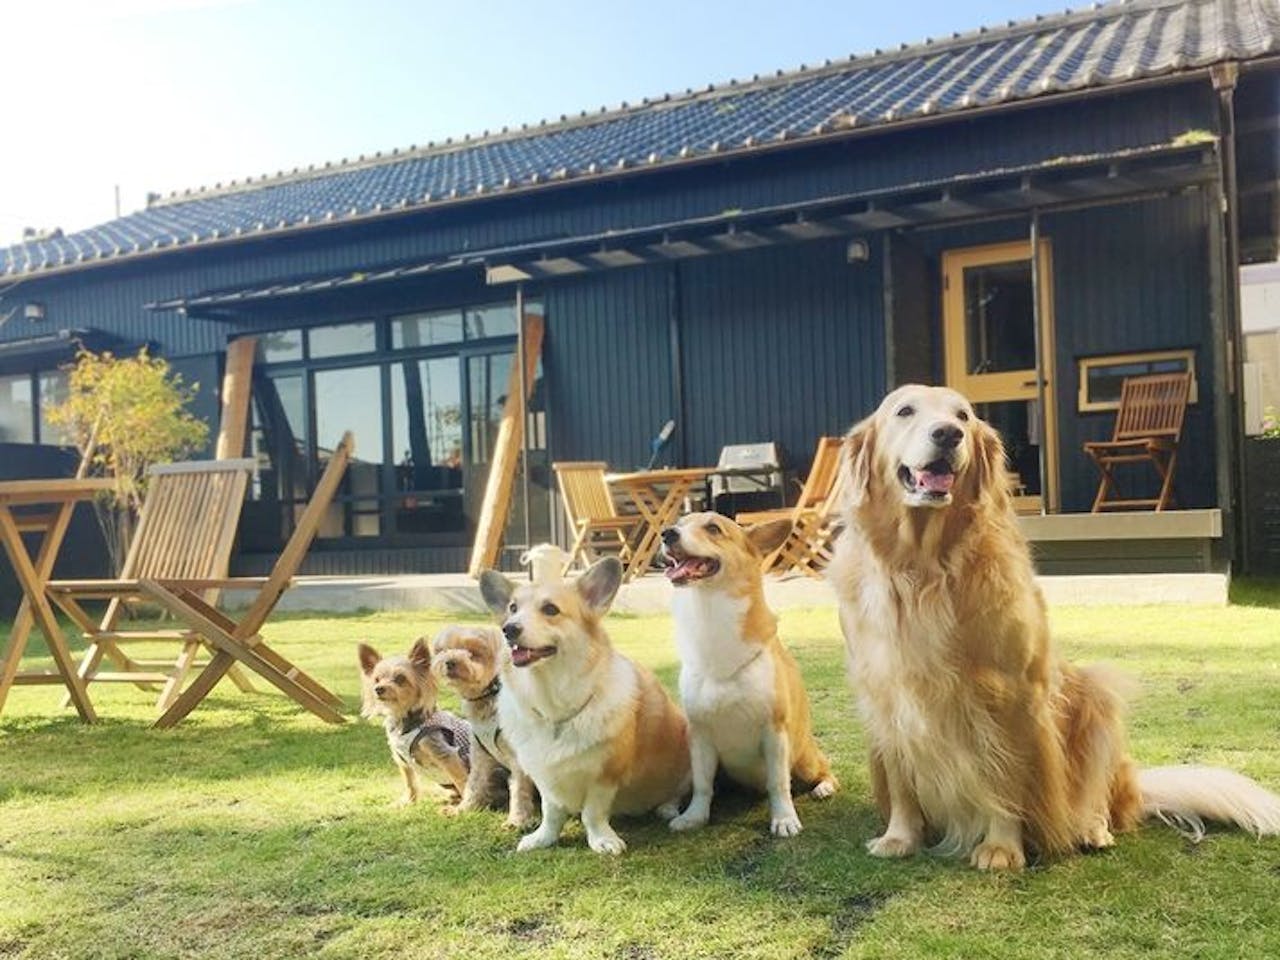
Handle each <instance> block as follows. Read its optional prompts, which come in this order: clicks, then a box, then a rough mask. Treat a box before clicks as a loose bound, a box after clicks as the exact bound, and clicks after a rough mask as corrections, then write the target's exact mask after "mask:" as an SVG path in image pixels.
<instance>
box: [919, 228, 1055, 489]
mask: <svg viewBox="0 0 1280 960" xmlns="http://www.w3.org/2000/svg"><path fill="white" fill-rule="evenodd" d="M942 266H943V282H944V283H943V291H944V293H943V328H944V334H945V336H944V342H945V353H946V374H947V385H948V386H949V387H952V388H954V389H956V390H959V391H960V392H961V393H963V394H964V395H965V396H966V397H968V398H969V400H970V402H972V403H973V404H974V405H975V406H976V407H977V410H978V415H979V416H980V417H982V418H983V419H984V420H986V421H987V422H988V423H990V424H991V425H992V426H994V427H995V428H996V429H997V430H999V431H1000V434H1001V436H1002V437H1003V438H1004V442H1005V448H1006V450H1007V452H1008V462H1009V470H1010V473H1011V474H1013V479H1014V484H1015V491H1014V492H1015V506H1016V507H1017V509H1018V511H1019V512H1022V513H1039V512H1040V511H1041V509H1042V508H1043V507H1046V506H1047V507H1048V509H1050V510H1055V509H1057V501H1058V485H1057V464H1058V455H1057V454H1058V451H1057V443H1056V439H1057V421H1056V408H1055V404H1054V400H1053V396H1054V391H1053V387H1054V375H1053V342H1054V341H1053V307H1052V304H1053V296H1052V283H1051V275H1050V269H1049V268H1050V253H1049V245H1048V243H1047V242H1044V241H1042V242H1041V244H1040V251H1039V264H1038V269H1039V273H1040V280H1041V285H1040V286H1041V289H1040V317H1041V330H1040V331H1039V341H1040V343H1041V344H1042V345H1043V362H1042V364H1041V369H1042V370H1043V373H1044V380H1045V382H1044V397H1045V411H1044V432H1045V434H1046V436H1044V437H1042V436H1040V430H1041V418H1040V416H1039V414H1038V411H1037V409H1036V407H1037V404H1038V402H1039V389H1038V381H1037V376H1038V374H1037V370H1036V340H1037V331H1036V328H1035V309H1034V299H1033V298H1034V293H1033V285H1032V272H1031V245H1030V243H1029V242H1017V243H1006V244H997V245H994V246H989V247H974V248H969V249H965V250H951V251H948V252H946V253H944V254H943V259H942ZM1042 446H1043V448H1044V464H1045V471H1046V472H1047V477H1043V476H1041V447H1042Z"/></svg>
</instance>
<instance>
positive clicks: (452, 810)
mask: <svg viewBox="0 0 1280 960" xmlns="http://www.w3.org/2000/svg"><path fill="white" fill-rule="evenodd" d="M466 812H467V808H466V807H464V806H463V805H462V804H460V803H442V804H441V805H440V816H442V817H456V816H457V815H458V814H460V813H466Z"/></svg>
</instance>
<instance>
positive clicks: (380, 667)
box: [358, 637, 471, 806]
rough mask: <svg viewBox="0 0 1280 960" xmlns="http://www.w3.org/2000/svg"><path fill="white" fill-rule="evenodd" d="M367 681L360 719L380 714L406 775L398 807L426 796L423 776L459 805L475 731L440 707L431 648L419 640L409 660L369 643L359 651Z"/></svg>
mask: <svg viewBox="0 0 1280 960" xmlns="http://www.w3.org/2000/svg"><path fill="white" fill-rule="evenodd" d="M358 651H359V656H360V672H361V674H363V680H364V684H363V685H364V703H363V707H362V709H361V711H360V712H361V715H362V716H365V717H375V716H381V717H382V718H383V724H384V726H385V727H386V728H387V743H388V745H389V746H390V747H391V756H392V759H394V760H395V762H396V766H397V767H399V768H400V773H401V775H402V776H403V777H404V787H405V790H404V795H403V796H401V798H400V801H399V803H398V806H408V805H409V804H411V803H414V802H416V801H417V799H418V797H419V796H420V795H421V793H422V784H421V780H420V778H419V774H425V775H426V776H427V777H428V778H429V779H430V780H431V781H432V782H435V783H438V784H440V786H442V787H444V789H445V790H446V791H448V792H449V795H450V797H451V799H452V800H453V801H455V802H456V801H457V800H458V798H459V797H460V796H461V795H462V793H463V791H464V790H465V789H466V786H467V776H468V774H469V771H470V766H471V759H470V758H471V744H470V740H471V727H470V725H469V724H468V723H467V722H466V721H465V720H462V719H460V718H458V717H456V716H454V715H453V714H452V713H449V712H448V711H447V710H440V709H437V707H436V694H437V692H438V687H437V686H436V679H435V677H434V676H433V675H432V673H431V650H430V649H429V648H428V646H427V641H426V638H425V637H419V638H418V639H417V640H416V641H415V642H414V644H413V648H412V649H411V650H410V651H409V655H408V656H403V657H401V656H393V657H383V656H382V655H381V654H380V653H378V651H377V650H375V649H373V647H371V646H369V645H368V644H366V643H362V644H360V645H359V647H358Z"/></svg>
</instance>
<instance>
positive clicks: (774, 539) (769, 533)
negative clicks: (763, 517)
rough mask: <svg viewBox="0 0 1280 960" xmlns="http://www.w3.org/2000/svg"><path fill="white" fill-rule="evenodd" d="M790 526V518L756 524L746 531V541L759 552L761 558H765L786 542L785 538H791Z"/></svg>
mask: <svg viewBox="0 0 1280 960" xmlns="http://www.w3.org/2000/svg"><path fill="white" fill-rule="evenodd" d="M791 526H792V524H791V518H790V517H783V518H782V519H780V520H770V521H769V522H768V523H757V524H756V525H755V526H754V527H751V528H749V529H748V530H747V539H748V540H749V541H751V545H752V546H753V547H755V548H756V549H757V550H759V551H760V554H761V556H766V555H768V554H770V553H773V551H775V550H777V549H778V548H779V547H780V546H782V545H783V543H785V542H786V539H787V537H789V536H791Z"/></svg>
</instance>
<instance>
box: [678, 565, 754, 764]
mask: <svg viewBox="0 0 1280 960" xmlns="http://www.w3.org/2000/svg"><path fill="white" fill-rule="evenodd" d="M689 593H692V591H685V592H681V593H677V594H676V599H675V602H674V603H673V613H674V614H675V625H676V634H675V636H676V649H677V650H678V651H679V653H680V699H681V701H682V702H683V705H684V710H685V714H686V715H687V716H688V718H689V723H690V726H691V728H692V732H693V735H694V736H700V737H705V738H706V739H707V740H708V741H709V742H710V743H711V745H712V746H713V747H714V748H715V751H716V755H717V756H718V758H719V761H720V765H721V766H722V767H723V768H724V770H725V772H726V773H728V774H729V775H730V776H731V777H733V778H734V779H735V780H738V781H740V782H743V783H747V784H750V785H754V786H758V787H763V785H764V781H765V762H764V734H765V730H766V728H767V725H768V724H769V723H771V722H772V719H773V708H774V702H773V701H774V696H775V693H774V675H773V672H774V663H773V659H772V658H771V657H770V656H769V652H768V649H767V648H766V647H764V646H762V645H761V644H760V643H758V642H754V643H748V642H747V641H745V640H743V639H742V636H741V633H740V629H741V623H742V619H743V616H744V614H745V613H746V606H747V601H746V600H743V599H737V598H733V597H726V596H724V595H722V594H710V595H693V596H687V594H689Z"/></svg>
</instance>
